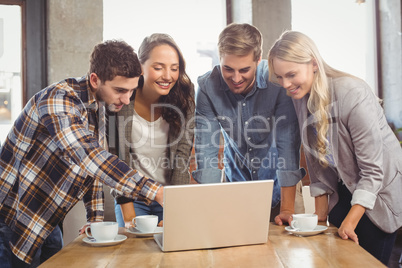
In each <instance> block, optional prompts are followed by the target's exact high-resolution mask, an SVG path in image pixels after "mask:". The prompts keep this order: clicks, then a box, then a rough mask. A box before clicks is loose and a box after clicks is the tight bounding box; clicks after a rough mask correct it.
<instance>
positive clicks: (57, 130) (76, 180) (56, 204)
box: [0, 76, 160, 263]
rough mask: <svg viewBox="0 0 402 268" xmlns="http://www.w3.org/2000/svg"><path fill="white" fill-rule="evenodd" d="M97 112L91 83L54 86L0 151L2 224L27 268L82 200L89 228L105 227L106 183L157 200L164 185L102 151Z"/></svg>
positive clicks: (24, 114) (69, 82) (33, 104)
mask: <svg viewBox="0 0 402 268" xmlns="http://www.w3.org/2000/svg"><path fill="white" fill-rule="evenodd" d="M97 109H98V104H97V102H96V100H95V98H94V96H93V95H92V93H91V92H90V87H89V81H88V77H85V76H84V77H82V78H80V79H74V78H70V79H66V80H64V81H61V82H59V83H56V84H53V85H50V86H49V87H47V88H45V89H43V90H41V91H40V92H38V93H37V94H36V95H35V96H34V97H33V98H32V99H31V100H30V101H29V102H28V103H27V105H26V106H25V107H24V109H23V111H22V112H21V114H20V116H19V117H18V118H17V120H16V121H15V124H14V126H13V128H12V129H11V131H10V133H9V134H8V137H7V139H6V141H5V143H4V144H3V146H2V148H1V151H0V217H1V218H3V219H4V222H5V223H6V224H8V225H9V226H10V227H11V229H12V230H13V235H12V239H11V241H10V242H11V244H10V246H11V249H12V251H13V253H14V254H15V255H16V256H17V257H19V258H20V259H22V260H23V261H25V262H27V263H31V261H32V258H33V256H34V255H35V253H36V251H37V250H38V248H39V247H40V246H41V245H42V244H43V241H44V240H45V239H46V238H47V236H48V235H49V234H50V233H51V232H52V231H53V229H54V227H55V226H56V225H57V224H58V223H59V222H60V221H61V220H62V219H63V218H64V217H65V215H66V214H67V212H68V211H70V209H71V208H72V207H73V206H74V205H75V204H76V203H77V202H78V201H79V200H80V199H83V201H84V203H85V207H86V211H87V220H88V221H101V220H103V207H104V205H103V191H102V183H104V184H106V185H108V186H110V187H112V188H115V189H116V190H117V191H118V192H120V194H122V195H124V196H126V197H130V198H133V199H135V198H136V197H137V196H139V195H141V196H143V197H146V198H148V199H150V200H153V199H154V198H155V195H156V192H157V191H158V189H159V187H160V184H159V183H156V182H154V181H153V180H151V179H148V178H146V177H143V176H141V175H140V174H139V173H138V172H137V171H135V170H132V169H130V168H129V167H128V166H127V165H126V164H125V163H124V162H123V161H121V160H119V158H118V157H117V156H115V155H113V154H110V153H109V152H107V151H105V150H104V149H103V148H101V147H100V145H99V143H98V119H97V114H98V113H97ZM149 202H150V201H149Z"/></svg>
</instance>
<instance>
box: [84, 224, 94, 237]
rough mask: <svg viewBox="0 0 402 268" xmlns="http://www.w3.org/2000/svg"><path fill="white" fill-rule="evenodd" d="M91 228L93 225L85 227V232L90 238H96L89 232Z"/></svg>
mask: <svg viewBox="0 0 402 268" xmlns="http://www.w3.org/2000/svg"><path fill="white" fill-rule="evenodd" d="M90 228H91V225H89V226H87V227H85V234H86V235H87V236H88V237H89V238H94V237H93V236H92V235H90V234H89V233H88V229H90Z"/></svg>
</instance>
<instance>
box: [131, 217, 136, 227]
mask: <svg viewBox="0 0 402 268" xmlns="http://www.w3.org/2000/svg"><path fill="white" fill-rule="evenodd" d="M131 222H132V223H133V226H134V227H137V224H136V223H135V218H133V219H132V220H131Z"/></svg>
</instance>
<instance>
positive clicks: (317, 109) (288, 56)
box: [268, 31, 351, 167]
mask: <svg viewBox="0 0 402 268" xmlns="http://www.w3.org/2000/svg"><path fill="white" fill-rule="evenodd" d="M274 58H278V59H280V60H284V61H289V62H295V63H299V64H307V63H311V62H315V63H316V64H317V67H318V69H317V71H316V72H315V73H314V78H313V84H312V86H311V91H310V97H309V99H308V102H307V109H308V110H309V112H310V113H311V114H314V116H315V121H316V122H317V123H316V129H317V143H316V150H317V152H318V160H319V162H320V164H321V165H322V166H324V167H327V166H328V161H327V159H326V158H325V155H326V150H327V146H328V139H327V132H328V127H329V123H328V119H329V118H331V117H330V116H329V111H328V109H329V104H330V102H331V95H330V92H329V83H328V78H329V77H341V76H351V75H350V74H347V73H344V72H341V71H338V70H336V69H334V68H332V67H331V66H329V65H328V64H327V63H326V62H325V61H324V60H323V59H322V57H321V55H320V53H319V52H318V49H317V47H316V45H315V44H314V42H313V40H311V39H310V38H309V37H308V36H306V35H305V34H302V33H300V32H296V31H285V32H284V33H282V35H281V36H280V38H279V39H278V40H277V41H276V42H275V43H274V45H273V46H272V47H271V49H270V51H269V53H268V66H269V80H270V81H275V79H276V77H275V72H274V68H273V59H274Z"/></svg>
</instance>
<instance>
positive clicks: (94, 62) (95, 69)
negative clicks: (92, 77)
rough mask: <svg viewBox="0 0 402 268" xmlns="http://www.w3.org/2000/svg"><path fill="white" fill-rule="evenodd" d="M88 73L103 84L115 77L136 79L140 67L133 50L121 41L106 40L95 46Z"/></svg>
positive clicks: (139, 72) (139, 73)
mask: <svg viewBox="0 0 402 268" xmlns="http://www.w3.org/2000/svg"><path fill="white" fill-rule="evenodd" d="M89 72H90V73H95V74H96V75H97V76H98V77H99V79H100V80H101V81H102V82H103V83H104V82H105V81H111V80H113V79H114V78H115V77H116V76H124V77H129V78H132V77H138V76H140V75H141V65H140V62H139V60H138V57H137V54H136V53H135V52H134V49H133V48H132V47H131V46H130V45H128V44H127V43H126V42H124V41H122V40H108V41H105V42H103V43H100V44H98V45H96V46H95V48H94V50H93V51H92V54H91V58H90V68H89Z"/></svg>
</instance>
